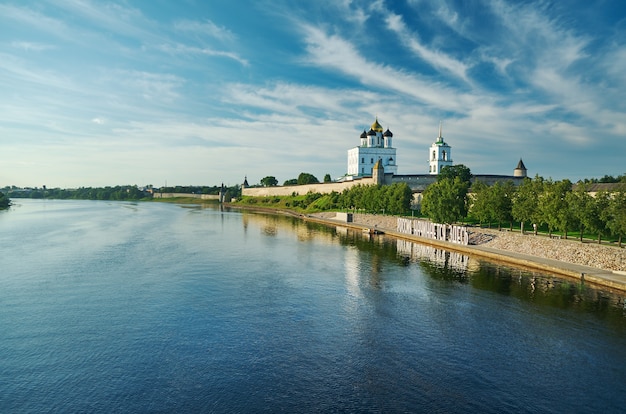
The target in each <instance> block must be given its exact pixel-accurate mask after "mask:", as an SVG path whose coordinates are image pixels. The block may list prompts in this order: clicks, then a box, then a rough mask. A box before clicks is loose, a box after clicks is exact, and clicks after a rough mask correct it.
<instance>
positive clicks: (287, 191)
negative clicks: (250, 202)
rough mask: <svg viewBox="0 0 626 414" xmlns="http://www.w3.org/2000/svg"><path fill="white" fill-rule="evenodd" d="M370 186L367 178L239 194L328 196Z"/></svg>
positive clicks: (242, 190)
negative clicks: (360, 186) (316, 194)
mask: <svg viewBox="0 0 626 414" xmlns="http://www.w3.org/2000/svg"><path fill="white" fill-rule="evenodd" d="M359 184H361V185H372V184H374V179H373V178H370V177H367V178H361V179H358V180H353V181H342V182H339V183H319V184H304V185H287V186H276V187H254V188H242V189H241V194H242V195H243V196H250V197H267V196H285V195H291V194H293V193H296V194H298V195H305V194H308V193H320V194H328V193H332V192H333V191H336V192H338V193H341V192H342V191H343V190H345V189H347V188H350V187H354V186H355V185H359Z"/></svg>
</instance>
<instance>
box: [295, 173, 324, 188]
mask: <svg viewBox="0 0 626 414" xmlns="http://www.w3.org/2000/svg"><path fill="white" fill-rule="evenodd" d="M319 182H320V181H319V180H318V179H317V178H316V177H315V176H314V175H313V174H309V173H304V172H303V173H300V175H298V185H303V184H317V183H319Z"/></svg>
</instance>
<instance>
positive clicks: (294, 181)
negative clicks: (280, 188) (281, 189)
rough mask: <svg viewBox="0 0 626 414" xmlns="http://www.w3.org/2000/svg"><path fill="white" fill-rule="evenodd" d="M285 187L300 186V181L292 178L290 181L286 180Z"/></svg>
mask: <svg viewBox="0 0 626 414" xmlns="http://www.w3.org/2000/svg"><path fill="white" fill-rule="evenodd" d="M283 185H298V179H297V178H291V179H289V180H285V182H284V183H283Z"/></svg>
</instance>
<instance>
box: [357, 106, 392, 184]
mask: <svg viewBox="0 0 626 414" xmlns="http://www.w3.org/2000/svg"><path fill="white" fill-rule="evenodd" d="M360 138H361V142H360V145H359V146H358V147H354V148H351V149H350V150H348V174H347V175H346V177H353V178H355V177H365V176H368V177H371V176H372V174H373V170H374V166H375V165H376V163H378V161H380V162H381V164H382V167H383V168H384V169H385V171H386V172H387V173H391V174H397V172H398V165H397V164H396V149H395V148H393V145H392V139H393V134H392V133H391V131H390V130H389V128H387V130H386V131H385V132H383V127H382V126H381V125H380V124H379V123H378V118H376V120H375V121H374V123H373V124H372V126H371V127H370V130H369V131H368V132H366V131H365V130H363V133H362V134H361V137H360Z"/></svg>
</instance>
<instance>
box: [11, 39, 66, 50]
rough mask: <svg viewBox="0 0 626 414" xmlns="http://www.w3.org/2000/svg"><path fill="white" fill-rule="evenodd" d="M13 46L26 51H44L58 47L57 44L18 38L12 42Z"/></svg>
mask: <svg viewBox="0 0 626 414" xmlns="http://www.w3.org/2000/svg"><path fill="white" fill-rule="evenodd" d="M11 47H13V48H15V49H20V50H24V51H26V52H42V51H44V50H51V49H56V46H54V45H50V44H45V43H37V42H27V41H17V40H16V41H13V42H11Z"/></svg>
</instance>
